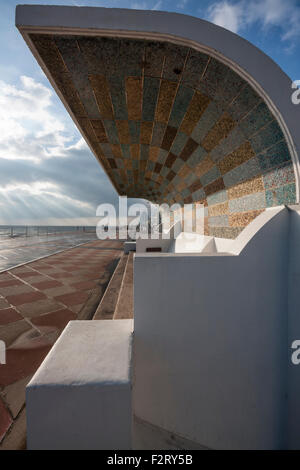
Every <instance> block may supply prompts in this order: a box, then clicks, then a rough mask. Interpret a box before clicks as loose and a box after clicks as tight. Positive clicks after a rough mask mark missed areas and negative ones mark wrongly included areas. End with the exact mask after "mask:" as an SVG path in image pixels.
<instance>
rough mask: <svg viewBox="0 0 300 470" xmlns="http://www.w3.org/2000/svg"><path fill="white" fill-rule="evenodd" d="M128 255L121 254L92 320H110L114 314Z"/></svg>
mask: <svg viewBox="0 0 300 470" xmlns="http://www.w3.org/2000/svg"><path fill="white" fill-rule="evenodd" d="M127 260H128V255H126V254H123V255H122V256H121V258H120V261H119V263H118V265H117V267H116V270H115V272H114V273H113V275H112V277H111V280H110V281H109V283H108V286H107V288H106V291H105V293H104V295H103V297H102V299H101V302H100V304H99V306H98V308H97V310H96V312H95V315H94V317H93V320H111V319H112V318H113V316H114V312H115V309H116V305H117V302H118V299H119V294H120V289H121V286H122V281H123V277H124V272H125V269H126V265H127Z"/></svg>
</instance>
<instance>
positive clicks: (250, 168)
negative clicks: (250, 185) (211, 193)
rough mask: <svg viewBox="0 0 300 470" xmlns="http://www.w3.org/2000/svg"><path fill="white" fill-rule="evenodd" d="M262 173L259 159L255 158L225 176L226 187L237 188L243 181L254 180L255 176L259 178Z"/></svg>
mask: <svg viewBox="0 0 300 470" xmlns="http://www.w3.org/2000/svg"><path fill="white" fill-rule="evenodd" d="M260 173H261V170H260V165H259V161H258V158H257V157H253V158H251V159H250V160H248V161H247V162H245V163H243V164H242V165H240V166H237V167H236V168H234V169H233V170H231V171H229V172H228V173H226V174H225V175H224V176H223V180H224V184H225V187H226V188H230V187H231V186H235V185H236V184H239V183H242V182H243V181H246V180H248V179H251V178H254V176H258V175H259V174H260Z"/></svg>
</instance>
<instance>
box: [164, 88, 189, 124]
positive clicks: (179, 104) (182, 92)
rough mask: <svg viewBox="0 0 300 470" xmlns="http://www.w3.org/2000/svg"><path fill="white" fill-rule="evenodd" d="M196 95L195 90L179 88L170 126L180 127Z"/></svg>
mask: <svg viewBox="0 0 300 470" xmlns="http://www.w3.org/2000/svg"><path fill="white" fill-rule="evenodd" d="M193 95H194V90H192V89H191V88H187V87H184V86H179V88H178V90H177V94H176V97H175V100H174V104H173V108H172V111H171V115H170V118H169V123H168V124H169V126H172V127H179V126H180V123H181V121H182V119H183V117H184V115H185V113H186V111H187V109H188V107H189V104H190V101H191V99H192V97H193Z"/></svg>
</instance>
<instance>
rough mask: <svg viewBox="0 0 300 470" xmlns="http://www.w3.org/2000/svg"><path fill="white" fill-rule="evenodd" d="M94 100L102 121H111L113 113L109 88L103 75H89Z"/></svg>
mask: <svg viewBox="0 0 300 470" xmlns="http://www.w3.org/2000/svg"><path fill="white" fill-rule="evenodd" d="M89 80H90V82H91V85H92V88H93V91H94V95H95V99H96V102H97V105H98V108H99V112H100V115H101V117H102V119H113V117H114V112H113V107H112V102H111V96H110V92H109V86H108V83H107V80H106V77H105V75H90V76H89Z"/></svg>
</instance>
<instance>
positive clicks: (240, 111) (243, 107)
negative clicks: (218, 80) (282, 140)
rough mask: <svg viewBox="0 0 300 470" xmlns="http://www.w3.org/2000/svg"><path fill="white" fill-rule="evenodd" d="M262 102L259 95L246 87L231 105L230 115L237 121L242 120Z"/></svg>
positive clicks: (249, 87)
mask: <svg viewBox="0 0 300 470" xmlns="http://www.w3.org/2000/svg"><path fill="white" fill-rule="evenodd" d="M259 101H260V97H259V96H258V94H257V93H256V92H255V91H254V90H253V88H251V86H250V85H246V86H245V88H243V90H242V91H241V93H240V94H239V95H238V96H237V98H236V99H235V100H234V101H233V102H232V103H231V104H230V106H229V108H228V112H229V114H230V115H231V116H232V117H233V119H235V120H240V119H241V118H242V117H243V116H244V115H245V114H246V113H248V112H249V111H250V110H251V109H253V108H254V106H256V105H257V104H258V103H259Z"/></svg>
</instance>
